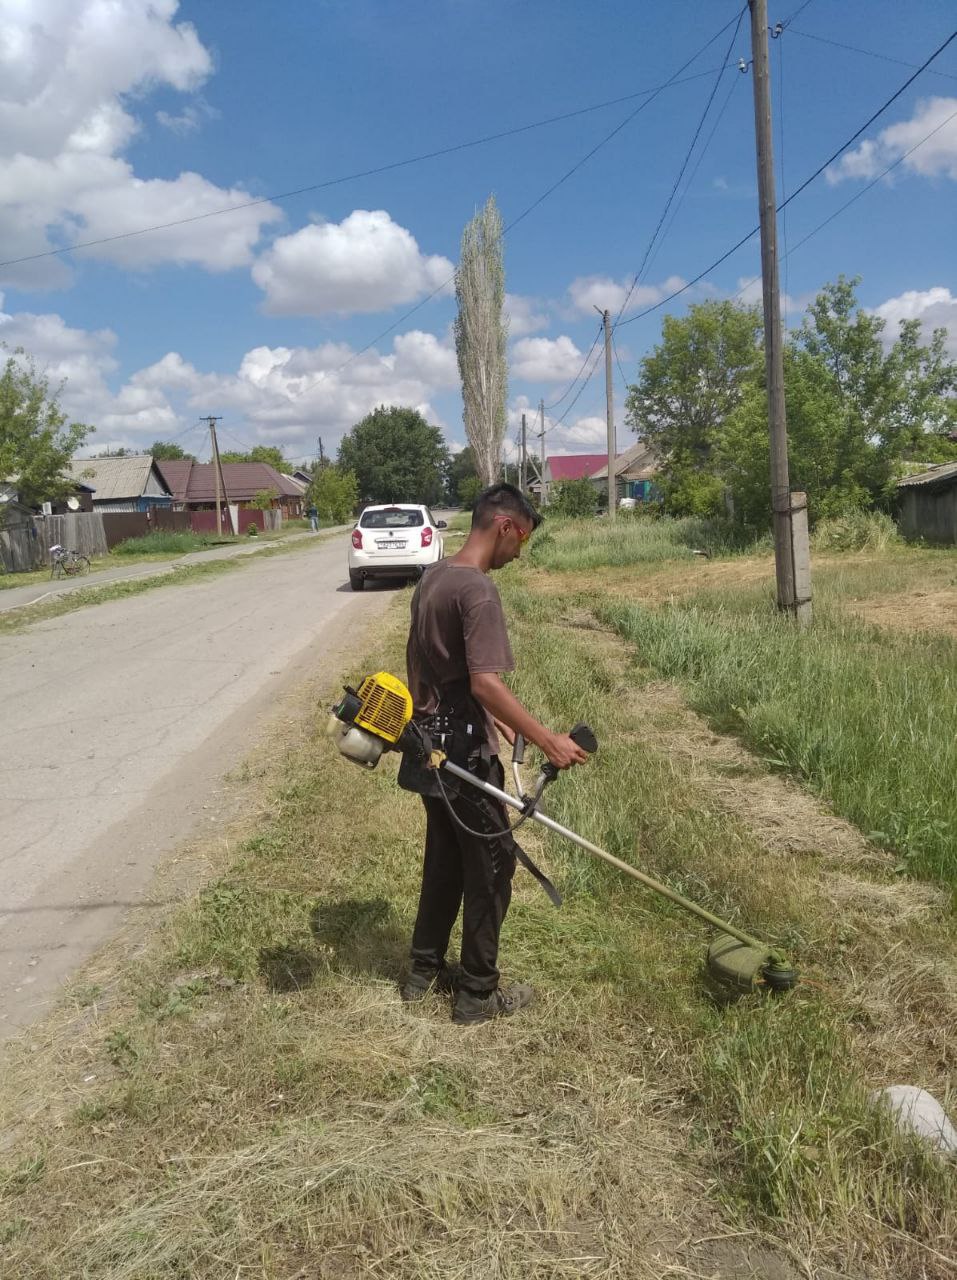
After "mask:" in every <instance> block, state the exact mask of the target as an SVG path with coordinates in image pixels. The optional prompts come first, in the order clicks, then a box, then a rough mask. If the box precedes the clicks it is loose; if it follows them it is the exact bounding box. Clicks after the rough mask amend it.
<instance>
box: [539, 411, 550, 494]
mask: <svg viewBox="0 0 957 1280" xmlns="http://www.w3.org/2000/svg"><path fill="white" fill-rule="evenodd" d="M538 411H539V413H540V414H541V419H542V425H541V429H540V431H539V433H538V442H539V456H540V458H541V472H542V474H541V476H540V477H539V479H540V482H541V486H542V506H543V507H547V506H548V486H547V485H546V484H545V401H544V400H539V402H538Z"/></svg>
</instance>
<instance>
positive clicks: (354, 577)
mask: <svg viewBox="0 0 957 1280" xmlns="http://www.w3.org/2000/svg"><path fill="white" fill-rule="evenodd" d="M349 586H350V587H351V588H352V590H353V591H361V590H362V588H363V587H364V586H365V578H363V576H362V574H361V573H353V572H352V570H351V569H350V570H349Z"/></svg>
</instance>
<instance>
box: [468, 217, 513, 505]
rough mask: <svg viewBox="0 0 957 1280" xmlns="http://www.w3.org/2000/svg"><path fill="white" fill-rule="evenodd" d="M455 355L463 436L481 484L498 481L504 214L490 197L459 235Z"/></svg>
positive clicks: (503, 375) (504, 382)
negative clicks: (465, 437) (462, 419)
mask: <svg viewBox="0 0 957 1280" xmlns="http://www.w3.org/2000/svg"><path fill="white" fill-rule="evenodd" d="M455 296H456V299H457V300H458V314H457V315H456V317H455V352H456V355H457V357H458V362H459V373H460V374H461V377H462V405H463V409H464V416H465V434H466V436H467V437H468V442H469V444H470V445H471V446H472V450H473V453H474V459H475V470H476V472H477V474H478V477H479V479H480V480H481V481H482V484H483V485H489V484H494V483H495V481H496V480H497V479H498V474H499V468H500V466H501V458H502V438H503V436H504V435H505V401H506V398H507V393H508V359H507V357H506V344H507V341H508V322H507V320H506V318H505V316H504V314H503V310H502V308H503V306H504V303H505V265H504V260H503V255H502V215H501V214H500V213H499V211H498V205H497V204H496V203H495V197H494V196H489V198H488V200H486V202H485V206H484V208H482V209H481V210H480V211H479V212H478V213H476V215H475V217H474V218H473V219H472V220H471V222H469V223H468V224H467V225H466V228H465V230H464V231H463V232H462V251H461V256H460V259H459V265H458V267H457V268H456V271H455Z"/></svg>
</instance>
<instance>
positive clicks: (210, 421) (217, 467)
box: [200, 414, 234, 537]
mask: <svg viewBox="0 0 957 1280" xmlns="http://www.w3.org/2000/svg"><path fill="white" fill-rule="evenodd" d="M200 422H205V423H206V424H207V425H208V427H209V453H210V460H211V462H212V464H213V473H214V475H215V477H216V536H217V537H221V536H222V532H223V509H222V502H223V496H224V495H225V497H226V510H227V512H228V514H229V532H230V533H233V532H234V530H233V513H232V512H231V511H230V510H229V495H228V494H227V493H226V481H225V480H224V479H223V464H222V462H221V461H220V459H219V444H218V442H217V440H216V423H217V422H222V417H219V418H214V417H213V416H212V415H211V414H210V415H209V416H208V417H206V418H200Z"/></svg>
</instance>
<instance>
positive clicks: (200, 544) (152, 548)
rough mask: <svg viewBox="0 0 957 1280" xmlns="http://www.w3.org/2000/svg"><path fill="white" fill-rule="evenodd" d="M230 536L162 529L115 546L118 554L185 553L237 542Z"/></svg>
mask: <svg viewBox="0 0 957 1280" xmlns="http://www.w3.org/2000/svg"><path fill="white" fill-rule="evenodd" d="M235 541H236V539H235V538H233V537H230V536H228V535H227V536H225V537H214V536H213V535H212V534H206V533H187V532H185V531H183V532H181V533H177V532H174V531H169V532H164V531H163V530H162V529H158V530H156V532H154V533H147V534H144V535H143V537H142V538H127V539H126V540H125V541H124V542H120V543H118V544H117V545H116V546H115V547H114V548H113V554H114V555H117V556H141V555H153V554H162V553H165V552H169V553H170V554H173V555H183V554H184V553H185V552H187V551H203V550H204V549H205V548H206V547H212V546H217V545H219V544H220V543H222V542H235Z"/></svg>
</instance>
